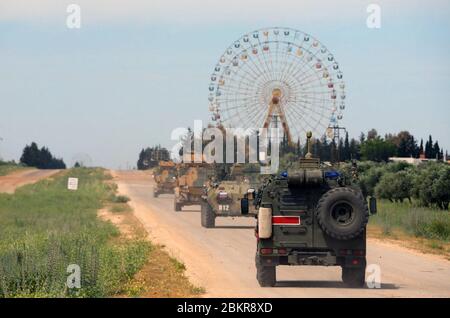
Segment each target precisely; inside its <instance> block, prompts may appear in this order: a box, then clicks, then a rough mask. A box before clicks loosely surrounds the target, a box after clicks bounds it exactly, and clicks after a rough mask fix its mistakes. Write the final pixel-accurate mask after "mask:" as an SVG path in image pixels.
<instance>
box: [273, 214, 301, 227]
mask: <svg viewBox="0 0 450 318" xmlns="http://www.w3.org/2000/svg"><path fill="white" fill-rule="evenodd" d="M272 224H273V225H300V217H299V216H282V215H277V216H273V217H272Z"/></svg>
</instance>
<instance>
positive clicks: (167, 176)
mask: <svg viewBox="0 0 450 318" xmlns="http://www.w3.org/2000/svg"><path fill="white" fill-rule="evenodd" d="M176 176H177V170H176V165H175V163H174V162H172V161H160V162H159V165H158V167H156V168H155V169H154V170H153V179H154V180H155V187H154V188H153V197H155V198H157V197H158V195H160V194H166V193H167V194H172V193H174V191H175V190H174V189H175V186H176V181H177V180H176V179H177V178H176Z"/></svg>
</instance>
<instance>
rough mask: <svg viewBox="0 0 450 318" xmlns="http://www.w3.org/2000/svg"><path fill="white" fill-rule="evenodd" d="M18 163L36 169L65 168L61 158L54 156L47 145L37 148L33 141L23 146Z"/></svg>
mask: <svg viewBox="0 0 450 318" xmlns="http://www.w3.org/2000/svg"><path fill="white" fill-rule="evenodd" d="M20 163H21V164H23V165H26V166H28V167H36V168H38V169H66V164H65V163H64V161H63V160H62V159H58V158H55V157H54V156H53V155H52V153H51V152H50V150H49V149H48V148H47V147H42V148H39V147H38V145H37V144H36V143H35V142H32V143H31V145H26V146H25V148H24V149H23V152H22V156H21V157H20Z"/></svg>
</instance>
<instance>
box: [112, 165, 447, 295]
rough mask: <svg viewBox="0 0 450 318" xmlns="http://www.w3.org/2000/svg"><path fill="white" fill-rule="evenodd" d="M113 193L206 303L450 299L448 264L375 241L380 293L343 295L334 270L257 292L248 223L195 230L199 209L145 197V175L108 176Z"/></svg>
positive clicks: (298, 274) (297, 271)
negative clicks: (124, 199)
mask: <svg viewBox="0 0 450 318" xmlns="http://www.w3.org/2000/svg"><path fill="white" fill-rule="evenodd" d="M113 175H114V176H115V181H116V182H117V183H118V185H119V191H120V192H121V193H123V194H126V195H128V196H129V197H130V198H131V199H132V201H131V202H130V203H131V205H132V206H133V208H134V211H135V212H134V213H135V214H136V216H137V217H138V218H139V220H140V221H141V222H142V223H143V225H144V227H145V228H146V230H147V231H148V232H149V233H150V237H151V238H152V240H153V241H155V242H157V243H160V244H164V245H165V246H166V247H167V249H168V251H169V252H170V253H172V254H173V255H174V256H175V257H177V258H179V259H180V260H182V261H183V262H184V263H185V264H186V267H187V274H188V276H189V278H190V279H191V281H192V282H193V283H194V284H197V285H199V286H202V287H204V288H205V289H206V291H207V296H210V297H450V262H449V261H447V260H444V259H441V258H439V257H438V256H432V255H423V254H419V253H417V252H414V251H410V250H408V249H404V248H401V247H398V246H394V245H389V244H384V243H382V242H379V241H374V240H369V242H368V264H377V265H379V266H380V268H381V281H382V284H381V288H380V289H369V288H365V289H349V288H345V287H344V286H343V284H342V283H341V270H340V268H338V267H330V268H325V267H305V266H301V267H286V266H280V267H278V269H277V276H278V277H277V279H278V283H277V286H276V287H274V288H261V287H259V285H258V283H257V281H256V278H255V275H256V271H255V265H254V254H255V244H256V242H255V237H254V234H253V228H254V220H252V219H242V218H241V219H234V220H233V219H230V218H219V219H217V221H216V225H217V228H215V229H204V228H202V227H201V226H200V212H199V208H197V207H195V206H193V207H186V208H184V209H183V211H182V212H174V210H173V197H172V196H171V195H166V196H161V197H159V198H156V199H155V198H153V197H152V195H151V194H152V192H151V190H152V186H153V181H152V180H151V177H150V174H148V173H144V172H138V171H120V172H119V171H118V172H113Z"/></svg>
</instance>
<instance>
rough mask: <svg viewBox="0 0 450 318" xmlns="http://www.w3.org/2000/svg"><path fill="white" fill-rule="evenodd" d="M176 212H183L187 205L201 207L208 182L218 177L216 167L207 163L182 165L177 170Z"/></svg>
mask: <svg viewBox="0 0 450 318" xmlns="http://www.w3.org/2000/svg"><path fill="white" fill-rule="evenodd" d="M177 175H178V177H177V185H176V187H175V196H174V202H173V204H174V210H175V211H181V209H182V208H183V206H186V205H199V204H201V202H202V195H203V189H204V187H205V186H206V184H207V182H208V180H209V179H210V178H211V177H213V176H214V175H216V168H215V167H214V165H211V164H207V163H182V164H180V165H178V169H177Z"/></svg>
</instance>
